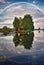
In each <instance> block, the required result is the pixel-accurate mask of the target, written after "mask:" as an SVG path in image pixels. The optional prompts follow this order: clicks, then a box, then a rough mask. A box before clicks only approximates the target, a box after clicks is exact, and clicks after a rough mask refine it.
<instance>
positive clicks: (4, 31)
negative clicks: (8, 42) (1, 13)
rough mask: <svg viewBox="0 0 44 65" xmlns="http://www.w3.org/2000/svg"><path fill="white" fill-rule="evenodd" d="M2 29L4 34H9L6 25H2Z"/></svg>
mask: <svg viewBox="0 0 44 65" xmlns="http://www.w3.org/2000/svg"><path fill="white" fill-rule="evenodd" d="M2 30H3V34H4V35H7V34H9V28H7V27H6V26H4V27H3V29H2Z"/></svg>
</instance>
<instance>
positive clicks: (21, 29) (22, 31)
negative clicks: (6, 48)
mask: <svg viewBox="0 0 44 65" xmlns="http://www.w3.org/2000/svg"><path fill="white" fill-rule="evenodd" d="M20 33H21V34H23V33H24V28H23V26H21V27H20Z"/></svg>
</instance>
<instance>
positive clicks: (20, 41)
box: [13, 32, 34, 49]
mask: <svg viewBox="0 0 44 65" xmlns="http://www.w3.org/2000/svg"><path fill="white" fill-rule="evenodd" d="M33 38H34V33H33V32H32V33H30V34H24V35H20V36H18V34H16V35H15V36H14V38H13V42H14V44H15V46H18V45H23V46H24V47H25V48H26V49H30V48H31V47H32V42H33Z"/></svg>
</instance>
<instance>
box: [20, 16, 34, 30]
mask: <svg viewBox="0 0 44 65" xmlns="http://www.w3.org/2000/svg"><path fill="white" fill-rule="evenodd" d="M21 26H23V28H24V30H28V31H33V30H34V24H33V20H32V17H31V16H30V15H25V16H24V18H23V19H22V24H21Z"/></svg>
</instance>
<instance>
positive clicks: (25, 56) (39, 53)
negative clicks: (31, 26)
mask: <svg viewBox="0 0 44 65" xmlns="http://www.w3.org/2000/svg"><path fill="white" fill-rule="evenodd" d="M1 62H3V64H5V65H6V64H7V65H10V64H11V65H29V64H30V65H39V64H40V65H44V32H43V31H34V32H33V33H30V34H25V35H20V36H19V35H17V34H16V35H15V34H9V35H7V36H4V35H0V63H1Z"/></svg>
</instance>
